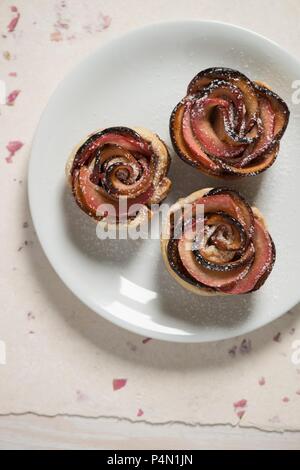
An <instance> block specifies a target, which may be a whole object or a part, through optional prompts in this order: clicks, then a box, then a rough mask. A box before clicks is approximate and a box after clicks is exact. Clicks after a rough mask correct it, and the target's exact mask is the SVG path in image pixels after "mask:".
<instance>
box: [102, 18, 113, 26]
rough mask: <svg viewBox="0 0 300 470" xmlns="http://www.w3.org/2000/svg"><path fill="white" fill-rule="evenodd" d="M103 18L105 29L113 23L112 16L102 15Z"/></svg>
mask: <svg viewBox="0 0 300 470" xmlns="http://www.w3.org/2000/svg"><path fill="white" fill-rule="evenodd" d="M102 19H103V29H107V28H109V27H110V25H111V17H110V16H108V15H102Z"/></svg>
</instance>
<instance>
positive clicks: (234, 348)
mask: <svg viewBox="0 0 300 470" xmlns="http://www.w3.org/2000/svg"><path fill="white" fill-rule="evenodd" d="M236 352H237V346H233V347H232V348H231V349H229V351H228V354H229V356H230V357H232V358H234V357H235V356H236Z"/></svg>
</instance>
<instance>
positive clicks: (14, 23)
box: [7, 6, 21, 33]
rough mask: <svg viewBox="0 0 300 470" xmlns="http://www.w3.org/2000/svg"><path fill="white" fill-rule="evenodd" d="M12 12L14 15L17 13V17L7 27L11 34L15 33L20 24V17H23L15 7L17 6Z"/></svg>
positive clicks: (12, 8)
mask: <svg viewBox="0 0 300 470" xmlns="http://www.w3.org/2000/svg"><path fill="white" fill-rule="evenodd" d="M11 11H12V12H13V13H15V14H16V16H14V17H13V18H12V20H11V21H10V22H9V24H8V25H7V29H8V32H9V33H12V32H14V30H15V29H16V27H17V24H18V22H19V19H20V17H21V15H20V13H19V11H18V9H17V7H15V6H13V7H11Z"/></svg>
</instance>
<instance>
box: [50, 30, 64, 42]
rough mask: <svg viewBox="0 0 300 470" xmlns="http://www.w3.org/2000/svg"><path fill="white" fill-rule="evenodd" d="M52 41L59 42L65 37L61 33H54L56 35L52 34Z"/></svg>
mask: <svg viewBox="0 0 300 470" xmlns="http://www.w3.org/2000/svg"><path fill="white" fill-rule="evenodd" d="M50 39H51V41H54V42H59V41H62V40H63V37H62V34H61V32H60V31H54V33H51V34H50Z"/></svg>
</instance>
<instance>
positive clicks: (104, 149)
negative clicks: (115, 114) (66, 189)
mask: <svg viewBox="0 0 300 470" xmlns="http://www.w3.org/2000/svg"><path fill="white" fill-rule="evenodd" d="M169 166H170V155H169V152H168V149H167V146H166V145H165V143H164V142H163V141H162V140H161V139H160V138H159V137H158V136H157V135H156V134H153V133H152V132H150V131H149V130H147V129H143V128H134V129H131V128H128V127H110V128H108V129H104V130H100V131H97V132H95V133H93V134H91V135H89V136H88V137H87V138H86V139H84V141H82V142H81V143H80V144H79V145H78V146H77V147H76V148H75V149H74V150H73V152H72V154H71V155H70V157H69V160H68V162H67V165H66V175H67V179H68V182H69V184H70V186H71V188H72V191H73V195H74V198H75V200H76V202H77V204H78V205H79V207H80V208H81V209H82V210H83V211H84V212H85V213H86V214H88V215H89V216H90V217H92V218H93V219H95V220H96V221H104V220H106V219H107V217H108V215H111V214H108V210H107V207H112V208H113V209H114V211H115V212H116V218H113V220H112V218H110V220H109V223H110V224H112V223H115V224H116V225H119V224H123V225H132V224H140V223H141V222H142V221H143V220H144V218H145V217H150V216H151V215H152V213H151V208H150V206H151V204H160V203H161V202H162V201H163V200H164V199H165V198H166V196H167V194H168V192H169V191H170V189H171V181H170V180H169V178H168V177H167V173H168V170H169ZM121 203H122V204H121ZM137 204H138V205H139V210H138V211H137V210H136V208H137V206H136V205H137ZM114 211H112V212H114Z"/></svg>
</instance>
